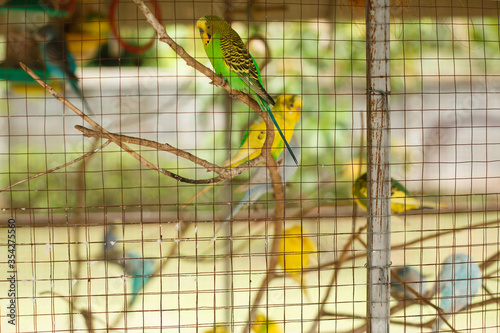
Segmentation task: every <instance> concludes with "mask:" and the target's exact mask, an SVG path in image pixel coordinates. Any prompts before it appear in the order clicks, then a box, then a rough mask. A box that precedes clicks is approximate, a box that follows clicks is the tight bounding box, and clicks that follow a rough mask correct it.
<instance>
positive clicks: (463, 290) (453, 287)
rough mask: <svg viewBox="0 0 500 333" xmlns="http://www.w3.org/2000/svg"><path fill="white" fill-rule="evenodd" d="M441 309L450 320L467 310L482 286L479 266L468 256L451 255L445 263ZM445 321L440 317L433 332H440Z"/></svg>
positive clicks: (443, 267)
mask: <svg viewBox="0 0 500 333" xmlns="http://www.w3.org/2000/svg"><path fill="white" fill-rule="evenodd" d="M436 286H437V288H438V289H439V307H440V308H441V309H442V310H443V311H444V312H446V316H445V318H446V319H447V320H448V318H450V317H451V316H452V315H453V314H455V313H457V312H459V311H461V310H463V309H465V308H466V307H467V306H468V305H469V304H470V303H471V302H472V299H473V298H474V296H476V294H477V293H478V292H479V290H480V289H481V286H482V275H481V269H480V268H479V265H478V264H477V263H475V262H474V261H473V260H472V258H471V257H469V256H468V255H466V254H462V253H457V254H454V255H450V256H449V257H448V258H446V260H445V261H444V263H443V265H442V267H441V272H440V273H439V278H438V280H437V285H436ZM441 325H443V320H442V319H441V318H440V317H438V318H437V319H436V322H435V324H434V328H433V330H432V331H433V332H438V331H439V328H440V327H441Z"/></svg>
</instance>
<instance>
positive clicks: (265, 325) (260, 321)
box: [252, 313, 283, 333]
mask: <svg viewBox="0 0 500 333" xmlns="http://www.w3.org/2000/svg"><path fill="white" fill-rule="evenodd" d="M252 332H254V333H282V332H283V330H282V329H281V328H280V327H279V326H278V324H276V323H275V322H273V321H272V320H269V319H267V318H266V316H264V315H263V314H260V313H259V314H258V315H257V316H255V321H254V324H253V325H252Z"/></svg>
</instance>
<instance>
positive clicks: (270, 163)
mask: <svg viewBox="0 0 500 333" xmlns="http://www.w3.org/2000/svg"><path fill="white" fill-rule="evenodd" d="M133 1H134V2H135V3H136V4H137V6H138V7H139V9H140V10H141V11H142V13H143V14H144V16H145V17H146V20H147V21H148V22H149V24H151V26H152V27H153V28H154V29H155V30H156V32H157V33H158V36H159V37H160V41H162V42H164V43H167V44H168V45H169V46H170V47H171V48H172V50H174V52H176V53H177V54H178V55H179V56H180V57H181V58H182V59H184V60H185V61H186V64H187V65H188V66H191V67H193V68H195V69H196V70H197V71H199V72H201V73H202V74H204V75H206V76H207V77H208V78H210V79H211V80H212V81H213V83H214V84H215V85H218V86H220V87H222V88H224V89H225V90H226V91H227V92H229V93H230V94H231V95H233V96H236V97H237V98H238V99H240V100H241V101H242V102H244V103H246V104H247V105H249V106H250V107H251V108H252V109H254V110H255V111H256V112H257V113H258V114H259V115H260V116H261V117H262V119H263V120H264V122H265V123H266V127H267V133H266V141H265V143H264V147H263V149H262V155H263V156H265V158H266V162H267V168H268V170H269V174H270V176H271V180H272V182H273V190H274V197H275V200H276V207H275V212H274V222H275V223H274V235H275V236H276V237H275V238H274V241H273V244H272V246H271V253H272V254H277V253H278V249H279V241H280V240H279V238H280V236H281V231H282V229H283V225H282V223H283V220H284V209H285V205H284V197H285V196H284V193H283V184H282V183H281V177H280V175H279V171H278V165H277V163H276V161H275V160H274V158H273V157H272V155H271V153H270V152H271V146H272V143H273V140H274V125H273V123H272V122H271V119H270V118H269V116H268V115H267V114H266V113H265V112H262V111H261V110H260V107H259V105H258V104H257V102H255V100H253V99H252V98H251V97H250V96H249V95H247V94H245V93H242V92H240V91H237V90H233V89H231V87H230V86H229V84H228V83H227V82H226V83H225V84H223V83H224V80H223V79H222V77H221V76H219V75H216V74H215V73H214V72H213V71H212V70H210V69H209V68H208V67H206V66H204V65H202V64H201V63H200V62H198V61H197V60H196V59H194V58H193V57H191V56H190V55H189V54H188V53H187V52H186V50H184V48H183V47H181V46H180V45H178V44H177V43H176V42H175V41H174V40H173V39H172V38H171V37H170V36H169V35H168V34H167V31H166V30H165V28H164V27H163V25H161V24H160V22H158V20H157V19H156V17H155V16H154V15H153V13H151V11H150V10H149V8H148V7H147V6H146V5H145V4H144V2H143V1H142V0H133ZM277 263H278V258H277V256H276V255H274V256H272V257H271V261H270V263H269V266H268V267H267V276H268V277H267V278H266V279H264V281H263V284H262V285H261V287H260V288H259V292H258V293H257V297H256V298H255V299H254V303H253V304H252V306H251V310H250V318H249V320H248V323H247V324H246V326H245V329H244V332H246V331H248V330H249V328H250V326H251V322H252V320H253V317H254V315H255V313H256V310H257V305H258V303H259V302H260V299H261V298H262V295H263V293H264V292H263V290H265V288H266V285H265V284H264V283H267V281H268V280H269V276H271V277H272V273H271V272H272V271H273V270H274V268H275V267H276V265H277Z"/></svg>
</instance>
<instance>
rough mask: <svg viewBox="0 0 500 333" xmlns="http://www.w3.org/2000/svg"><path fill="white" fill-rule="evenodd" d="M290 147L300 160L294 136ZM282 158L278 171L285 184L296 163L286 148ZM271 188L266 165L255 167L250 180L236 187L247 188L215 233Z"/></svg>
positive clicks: (241, 189) (242, 189) (295, 169)
mask: <svg viewBox="0 0 500 333" xmlns="http://www.w3.org/2000/svg"><path fill="white" fill-rule="evenodd" d="M290 147H291V149H292V151H293V153H294V155H295V157H296V158H297V159H298V161H300V157H301V152H300V148H299V144H298V142H297V139H296V138H295V137H293V138H292V140H290ZM281 156H282V158H279V159H278V163H280V165H279V172H280V176H281V179H282V180H283V181H284V184H286V182H287V180H288V179H289V178H290V177H291V176H292V175H293V174H294V173H295V172H296V171H297V169H298V165H297V164H295V163H294V160H293V158H292V156H291V155H290V152H289V151H288V150H283V152H282V153H281ZM272 188H273V184H272V181H271V176H270V175H269V170H268V169H267V168H266V166H260V167H258V168H257V169H255V171H254V173H253V175H252V177H251V178H250V181H249V183H248V184H246V185H242V186H240V187H239V188H238V189H236V192H242V191H244V190H245V189H248V190H247V192H246V193H245V195H244V196H243V199H241V201H240V202H239V203H238V205H236V207H234V208H233V210H232V212H231V213H230V214H229V215H228V216H227V217H226V220H225V221H224V222H223V223H222V224H221V225H220V226H219V228H217V230H216V232H215V234H217V233H218V232H219V230H220V229H221V228H222V227H223V226H224V225H225V224H226V223H227V222H229V220H231V218H233V217H234V216H235V215H236V214H237V213H238V212H239V211H240V209H241V208H243V206H244V205H251V204H252V203H253V202H255V201H256V200H258V199H259V198H260V197H261V196H262V195H264V194H266V193H267V192H269V191H271V190H272Z"/></svg>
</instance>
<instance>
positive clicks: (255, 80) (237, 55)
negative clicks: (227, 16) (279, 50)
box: [196, 15, 299, 164]
mask: <svg viewBox="0 0 500 333" xmlns="http://www.w3.org/2000/svg"><path fill="white" fill-rule="evenodd" d="M196 25H197V27H198V30H199V32H200V36H201V40H202V41H203V46H204V48H205V52H206V53H207V56H208V59H209V60H210V62H211V63H212V66H213V68H214V71H215V73H217V74H218V75H221V76H222V77H223V78H224V80H226V81H227V82H228V83H229V85H230V86H231V88H232V89H234V90H238V91H242V92H249V93H250V94H251V95H252V96H253V97H254V98H255V100H256V101H257V103H258V104H259V106H260V108H261V109H262V111H264V112H267V114H268V115H269V117H270V118H271V120H272V121H273V123H274V126H276V129H277V130H278V132H279V134H280V136H281V138H282V139H283V141H284V142H285V145H286V147H287V149H288V151H289V152H290V154H291V155H292V158H293V160H294V161H295V164H299V163H298V160H297V158H296V157H295V155H294V154H293V152H292V149H291V148H290V145H289V144H288V141H287V140H286V138H285V135H284V134H283V132H282V131H281V128H280V127H279V125H278V122H277V121H276V119H275V118H274V116H273V114H272V112H271V106H273V105H274V104H275V102H274V100H273V98H272V97H271V96H269V94H268V93H267V91H266V90H265V89H264V87H263V85H262V80H261V77H260V71H259V66H258V65H257V62H256V61H255V59H254V58H253V57H252V55H251V54H250V52H249V51H248V49H247V48H246V46H245V44H244V43H243V41H242V40H241V37H240V36H239V35H238V33H237V32H236V31H234V30H233V29H232V28H231V26H230V25H229V23H227V22H226V21H225V20H223V19H222V18H220V17H217V16H212V15H208V16H204V17H202V18H200V19H199V20H198V22H197V24H196Z"/></svg>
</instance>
